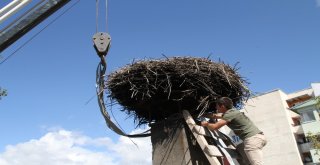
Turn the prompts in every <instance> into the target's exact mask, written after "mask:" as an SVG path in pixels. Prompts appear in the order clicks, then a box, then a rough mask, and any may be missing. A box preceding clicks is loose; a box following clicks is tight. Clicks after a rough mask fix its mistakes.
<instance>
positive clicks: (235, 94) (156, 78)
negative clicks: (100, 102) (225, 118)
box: [106, 57, 250, 125]
mask: <svg viewBox="0 0 320 165" xmlns="http://www.w3.org/2000/svg"><path fill="white" fill-rule="evenodd" d="M237 70H238V68H236V66H234V67H231V66H229V65H227V64H225V63H223V62H221V61H219V62H214V61H212V60H210V59H208V58H195V57H172V58H164V59H159V60H141V61H137V62H134V63H132V64H130V65H127V66H125V67H123V68H121V69H119V70H117V71H115V72H113V73H111V74H110V75H109V76H108V80H107V83H106V84H107V88H108V92H109V97H110V98H111V99H112V100H116V101H117V102H118V103H119V104H121V105H122V106H123V110H124V111H125V112H126V113H127V114H128V115H130V116H134V118H135V121H136V122H137V123H138V125H141V124H145V123H149V122H157V121H160V120H163V119H166V118H168V117H169V116H170V115H173V114H176V113H179V112H180V111H181V110H184V109H186V110H189V111H190V112H191V113H192V114H199V113H200V112H203V111H205V110H208V109H210V110H212V111H214V106H212V105H214V103H215V100H216V99H217V98H219V97H222V96H226V97H230V98H231V99H232V100H233V102H234V106H236V107H241V106H242V105H243V104H242V101H243V100H246V99H248V97H249V95H250V91H249V89H248V88H247V84H248V83H247V81H246V80H245V79H244V78H242V77H241V76H240V75H239V74H238V73H237Z"/></svg>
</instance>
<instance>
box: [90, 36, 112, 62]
mask: <svg viewBox="0 0 320 165" xmlns="http://www.w3.org/2000/svg"><path fill="white" fill-rule="evenodd" d="M92 39H93V46H94V48H95V50H96V52H97V54H98V55H99V56H100V57H102V56H106V55H107V53H108V51H109V48H110V45H111V37H110V35H109V34H108V33H104V32H98V33H96V34H94V35H93V37H92Z"/></svg>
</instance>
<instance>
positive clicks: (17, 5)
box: [0, 0, 32, 24]
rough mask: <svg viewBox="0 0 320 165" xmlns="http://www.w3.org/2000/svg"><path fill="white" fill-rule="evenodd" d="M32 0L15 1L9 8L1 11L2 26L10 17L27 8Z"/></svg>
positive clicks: (6, 7)
mask: <svg viewBox="0 0 320 165" xmlns="http://www.w3.org/2000/svg"><path fill="white" fill-rule="evenodd" d="M31 1H32V0H22V1H13V2H11V3H10V4H8V5H7V6H5V7H4V8H3V9H1V12H0V13H1V14H0V15H1V17H0V24H1V23H2V22H3V21H5V20H6V19H8V18H9V17H10V16H12V15H13V14H15V13H16V12H18V11H19V10H20V9H22V8H23V7H24V6H26V5H27V4H28V3H30V2H31Z"/></svg>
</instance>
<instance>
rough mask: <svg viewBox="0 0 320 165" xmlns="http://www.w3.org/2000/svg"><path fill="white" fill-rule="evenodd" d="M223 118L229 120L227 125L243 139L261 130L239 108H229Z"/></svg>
mask: <svg viewBox="0 0 320 165" xmlns="http://www.w3.org/2000/svg"><path fill="white" fill-rule="evenodd" d="M222 119H224V120H226V121H227V122H228V124H227V125H228V126H229V127H230V128H231V129H232V130H233V132H234V133H235V134H236V135H238V136H239V137H240V138H241V139H242V140H244V139H246V138H248V137H251V136H253V135H256V134H258V133H260V132H261V131H260V130H259V129H258V128H257V127H256V126H255V125H254V124H253V122H252V121H251V120H250V119H249V118H248V117H247V116H246V115H244V114H243V113H242V112H240V111H239V110H236V109H229V110H228V111H227V112H225V113H224V114H223V115H222Z"/></svg>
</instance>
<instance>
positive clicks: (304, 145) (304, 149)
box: [299, 143, 311, 153]
mask: <svg viewBox="0 0 320 165" xmlns="http://www.w3.org/2000/svg"><path fill="white" fill-rule="evenodd" d="M299 148H300V151H301V152H302V153H305V152H309V151H310V149H311V143H302V144H299Z"/></svg>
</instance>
